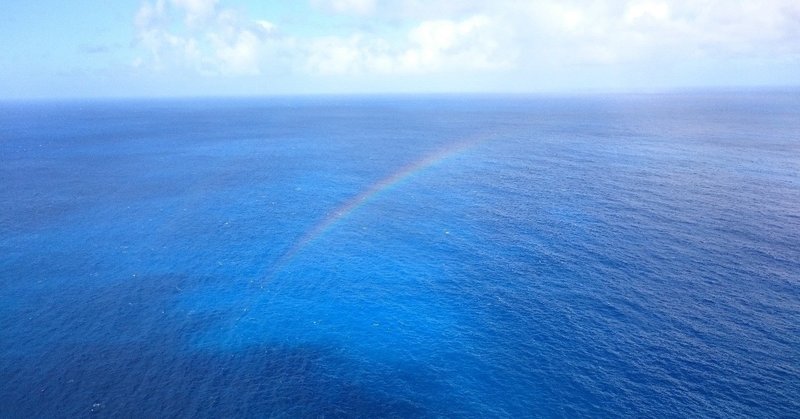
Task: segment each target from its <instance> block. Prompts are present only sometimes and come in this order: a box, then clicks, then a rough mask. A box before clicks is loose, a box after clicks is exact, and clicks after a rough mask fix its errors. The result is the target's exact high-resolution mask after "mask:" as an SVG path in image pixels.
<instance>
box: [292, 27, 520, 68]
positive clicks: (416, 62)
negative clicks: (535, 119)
mask: <svg viewBox="0 0 800 419" xmlns="http://www.w3.org/2000/svg"><path fill="white" fill-rule="evenodd" d="M492 26H493V22H492V21H491V20H490V19H489V18H487V17H485V16H473V17H470V18H468V19H464V20H461V21H451V20H444V19H440V20H431V21H425V22H422V23H420V24H418V25H417V26H415V27H413V28H411V29H410V30H409V31H408V33H407V34H406V35H405V37H404V38H403V39H402V40H401V41H397V42H395V43H392V42H389V41H388V40H386V39H384V38H379V37H368V36H366V35H364V34H355V35H352V36H350V37H346V38H340V37H326V38H322V39H318V40H314V41H313V42H312V43H311V44H310V48H309V49H308V59H307V65H306V70H307V71H309V72H311V73H315V74H371V73H376V74H424V73H435V72H449V71H456V70H457V71H459V72H470V71H482V70H491V69H500V68H504V67H508V66H509V65H510V60H509V59H508V58H509V57H504V56H502V55H501V54H500V51H499V50H500V48H499V45H498V43H497V41H496V40H495V39H494V38H493V34H494V30H493V29H492Z"/></svg>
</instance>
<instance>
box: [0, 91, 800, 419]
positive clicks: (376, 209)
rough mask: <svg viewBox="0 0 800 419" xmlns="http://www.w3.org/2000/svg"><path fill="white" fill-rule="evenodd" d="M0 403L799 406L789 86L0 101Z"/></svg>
mask: <svg viewBox="0 0 800 419" xmlns="http://www.w3.org/2000/svg"><path fill="white" fill-rule="evenodd" d="M0 254H1V255H2V257H0V417H43V418H56V417H86V416H98V417H264V416H271V417H292V418H293V417H368V418H377V417H659V418H666V417H680V418H684V417H726V418H727V417H797V415H798V412H800V92H798V91H738V92H737V91H718V92H684V93H669V94H637V95H624V94H617V95H599V94H598V95H572V96H567V95H562V96H559V95H538V96H524V95H516V96H515V95H431V96H307V97H271V98H242V99H222V98H220V99H158V100H156V99H153V100H144V99H140V100H134V99H131V100H83V101H78V100H73V101H31V102H5V103H2V104H0Z"/></svg>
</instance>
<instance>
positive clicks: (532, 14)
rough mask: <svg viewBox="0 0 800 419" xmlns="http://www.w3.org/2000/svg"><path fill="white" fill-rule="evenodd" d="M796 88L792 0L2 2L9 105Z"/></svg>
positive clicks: (0, 53)
mask: <svg viewBox="0 0 800 419" xmlns="http://www.w3.org/2000/svg"><path fill="white" fill-rule="evenodd" d="M797 86H800V1H798V0H582V1H579V0H528V1H523V0H491V1H488V0H449V1H445V0H406V1H399V0H292V1H290V0H285V1H277V0H259V1H257V0H114V1H105V0H102V1H101V0H71V1H63V0H38V1H29V0H3V1H2V2H1V3H0V98H4V99H9V98H12V99H13V98H48V97H55V98H62V97H63V98H67V97H78V98H80V97H87V98H90V97H172V96H240V95H285V94H290V95H291V94H316V93H322V94H328V93H330V94H360V93H436V92H500V93H525V92H531V93H537V92H545V93H550V92H587V91H588V92H606V91H662V90H673V89H693V88H736V87H747V88H750V87H797Z"/></svg>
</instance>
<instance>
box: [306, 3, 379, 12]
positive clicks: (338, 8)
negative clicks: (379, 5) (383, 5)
mask: <svg viewBox="0 0 800 419" xmlns="http://www.w3.org/2000/svg"><path fill="white" fill-rule="evenodd" d="M311 5H312V6H314V7H316V8H318V9H322V10H325V11H328V12H334V13H347V14H356V15H368V14H370V13H372V12H374V11H375V7H376V0H311Z"/></svg>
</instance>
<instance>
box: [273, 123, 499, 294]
mask: <svg viewBox="0 0 800 419" xmlns="http://www.w3.org/2000/svg"><path fill="white" fill-rule="evenodd" d="M494 137H495V136H494V135H486V134H484V135H476V136H472V137H470V138H468V139H466V140H462V141H459V142H456V143H454V144H450V145H449V146H447V147H444V148H440V149H439V150H437V151H435V152H433V153H431V154H428V155H426V156H425V157H423V158H421V159H419V160H416V161H414V162H412V163H410V164H408V165H406V166H403V167H402V168H401V169H400V170H398V171H397V172H395V173H393V174H391V175H389V176H387V177H385V178H383V179H381V180H379V181H378V182H375V183H373V184H372V185H370V186H369V187H368V188H367V189H364V190H363V191H362V192H361V193H359V194H358V195H355V196H353V197H352V198H350V199H348V200H347V201H345V202H344V203H343V204H341V205H340V206H338V207H336V209H334V210H333V211H331V212H330V213H329V215H328V216H327V217H325V218H324V219H322V220H321V221H319V222H318V223H317V224H315V225H314V226H313V227H312V228H311V229H310V230H308V231H307V232H306V233H305V234H303V235H302V236H301V237H300V238H299V239H297V240H296V241H295V242H294V243H293V244H292V246H291V247H289V248H288V249H287V250H286V251H285V252H284V253H283V254H282V255H281V257H279V258H278V259H277V260H276V261H275V263H273V264H272V267H271V268H270V270H269V274H268V275H267V276H266V278H267V279H270V278H272V277H273V276H274V275H276V274H277V273H278V272H280V271H281V270H282V269H283V268H284V267H285V266H286V264H288V263H289V262H290V261H291V260H292V259H293V258H294V256H295V255H297V253H299V252H300V251H301V250H303V248H305V247H306V246H307V245H308V244H309V243H311V242H313V241H314V240H315V239H317V238H318V237H320V236H322V235H323V234H325V232H326V231H328V230H329V229H330V228H331V227H332V226H333V225H334V224H336V223H337V222H338V221H340V220H342V219H343V218H345V217H347V216H348V215H350V213H352V212H353V211H355V210H356V209H358V207H360V206H361V205H363V204H365V203H366V202H367V201H369V200H370V199H371V198H373V197H374V196H375V195H377V194H379V193H380V192H382V191H384V190H386V189H389V188H391V187H392V186H394V185H396V184H398V183H400V182H402V181H403V180H405V179H407V178H409V177H411V176H413V175H414V174H415V173H417V172H420V171H422V170H425V169H427V168H428V167H431V166H433V165H435V164H437V163H440V162H442V161H444V160H446V159H447V158H450V157H453V156H455V155H457V154H459V153H461V152H464V151H466V150H468V149H470V148H472V147H474V146H476V145H478V144H480V143H483V142H485V141H487V140H489V139H492V138H494Z"/></svg>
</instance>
